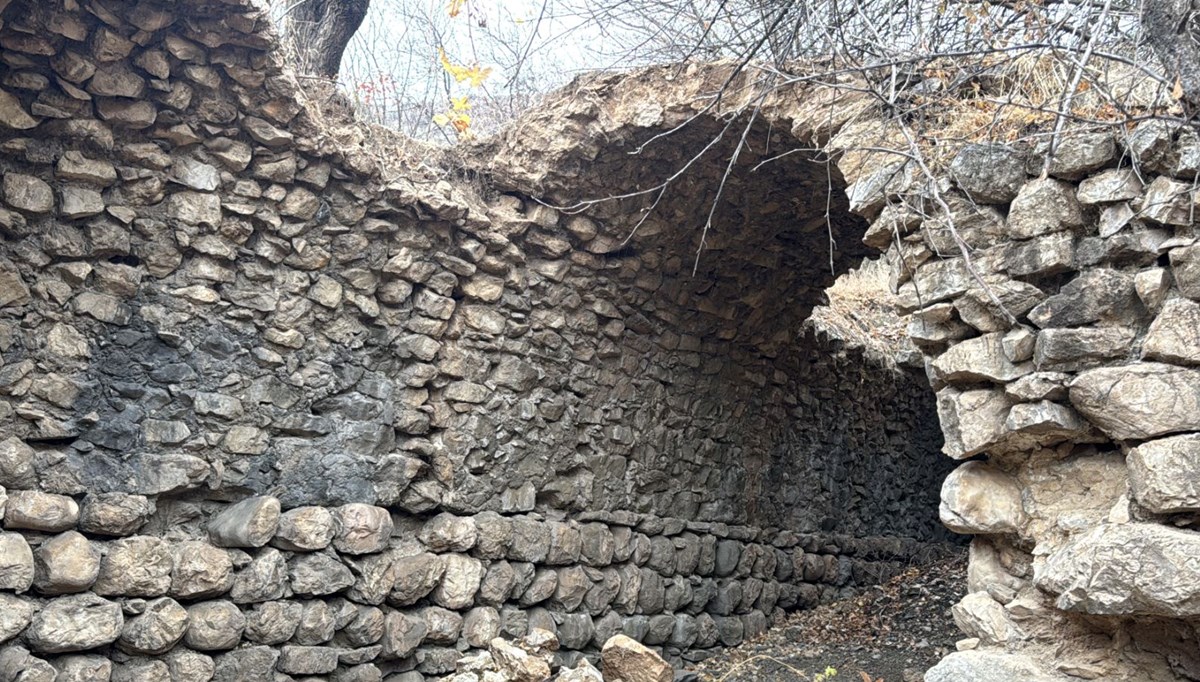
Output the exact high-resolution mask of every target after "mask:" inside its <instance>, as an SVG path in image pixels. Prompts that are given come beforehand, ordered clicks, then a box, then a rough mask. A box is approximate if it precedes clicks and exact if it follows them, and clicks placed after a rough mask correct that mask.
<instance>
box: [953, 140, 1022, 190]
mask: <svg viewBox="0 0 1200 682" xmlns="http://www.w3.org/2000/svg"><path fill="white" fill-rule="evenodd" d="M950 174H951V175H952V176H953V177H954V180H955V182H957V183H958V186H959V187H961V188H962V189H963V191H965V192H966V193H967V194H968V195H970V197H971V198H972V199H974V200H975V201H978V202H980V203H984V204H1004V203H1008V202H1009V201H1012V200H1013V199H1015V198H1016V196H1017V193H1018V192H1019V191H1020V189H1021V186H1022V185H1024V184H1025V180H1026V175H1025V160H1024V159H1022V158H1021V157H1020V155H1019V154H1017V152H1016V151H1015V150H1013V149H1012V148H1011V147H1008V146H1006V145H985V144H969V145H966V146H964V147H963V148H962V150H961V151H959V152H958V155H957V156H955V157H954V161H953V162H951V164H950Z"/></svg>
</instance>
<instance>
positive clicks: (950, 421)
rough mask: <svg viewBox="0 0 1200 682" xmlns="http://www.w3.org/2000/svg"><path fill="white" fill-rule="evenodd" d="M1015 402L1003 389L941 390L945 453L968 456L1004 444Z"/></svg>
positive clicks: (938, 395)
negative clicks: (1007, 425)
mask: <svg viewBox="0 0 1200 682" xmlns="http://www.w3.org/2000/svg"><path fill="white" fill-rule="evenodd" d="M1012 405H1013V403H1012V401H1011V400H1010V399H1009V398H1008V397H1007V396H1006V395H1005V394H1004V391H1002V390H1000V389H976V390H970V391H958V390H956V389H953V388H946V389H942V390H941V391H938V394H937V409H938V418H939V419H940V420H941V422H942V431H943V433H945V436H946V440H945V443H944V445H943V446H942V452H944V453H946V454H947V455H949V456H950V457H953V458H954V459H967V458H968V457H972V456H974V455H977V454H979V453H981V452H984V451H986V450H987V449H988V448H990V447H993V446H997V445H999V444H1001V443H1002V442H1003V440H1004V436H1005V426H1004V424H1005V420H1006V419H1007V418H1008V412H1009V409H1010V408H1011V407H1012Z"/></svg>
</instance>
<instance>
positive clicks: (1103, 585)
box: [1034, 523, 1200, 618]
mask: <svg viewBox="0 0 1200 682" xmlns="http://www.w3.org/2000/svg"><path fill="white" fill-rule="evenodd" d="M1197 552H1200V533H1195V532H1193V531H1189V530H1180V529H1176V528H1168V527H1166V526H1160V525H1158V524H1154V523H1124V524H1105V525H1101V526H1097V527H1095V528H1092V529H1091V530H1089V531H1087V532H1085V533H1082V534H1080V535H1077V536H1075V537H1073V538H1072V539H1071V540H1069V541H1068V542H1066V543H1065V544H1063V545H1062V546H1061V547H1059V548H1058V549H1057V550H1056V551H1054V552H1053V553H1052V554H1050V556H1049V557H1047V558H1046V562H1045V564H1044V565H1043V566H1042V567H1041V569H1040V570H1039V571H1037V573H1036V574H1035V576H1034V581H1035V583H1036V585H1037V586H1038V587H1039V588H1040V589H1042V590H1044V591H1046V592H1049V593H1050V594H1053V595H1057V599H1056V601H1055V606H1056V607H1057V608H1059V609H1062V610H1064V611H1075V612H1079V613H1087V614H1093V615H1103V616H1166V617H1170V618H1191V617H1195V616H1196V615H1197V614H1200V575H1197V571H1198V570H1200V569H1198V568H1197V566H1196V562H1195V557H1196V556H1197Z"/></svg>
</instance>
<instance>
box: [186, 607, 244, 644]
mask: <svg viewBox="0 0 1200 682" xmlns="http://www.w3.org/2000/svg"><path fill="white" fill-rule="evenodd" d="M187 615H188V629H187V634H185V635H184V643H185V644H187V645H188V646H189V647H191V648H193V649H197V650H199V651H217V650H222V649H232V648H233V647H235V646H237V643H238V640H240V639H241V638H242V631H243V630H245V628H246V617H245V616H243V615H242V612H241V610H239V609H238V607H237V606H235V605H234V604H233V602H228V601H205V602H199V603H197V604H193V605H192V606H189V607H188V610H187Z"/></svg>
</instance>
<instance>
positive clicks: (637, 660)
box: [600, 635, 675, 682]
mask: <svg viewBox="0 0 1200 682" xmlns="http://www.w3.org/2000/svg"><path fill="white" fill-rule="evenodd" d="M600 671H601V672H602V673H603V674H604V679H605V680H621V681H623V682H671V680H673V679H674V678H675V673H674V671H673V670H672V669H671V666H670V665H669V664H668V663H667V662H666V661H664V660H663V659H662V658H661V657H660V656H659V655H658V654H656V653H654V652H653V651H651V650H650V649H648V648H646V647H645V646H643V645H641V644H639V643H638V642H636V641H635V640H633V639H630V638H629V637H626V636H625V635H616V636H615V637H613V638H612V639H609V640H608V641H607V642H605V643H604V648H603V649H602V650H601V652H600Z"/></svg>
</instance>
